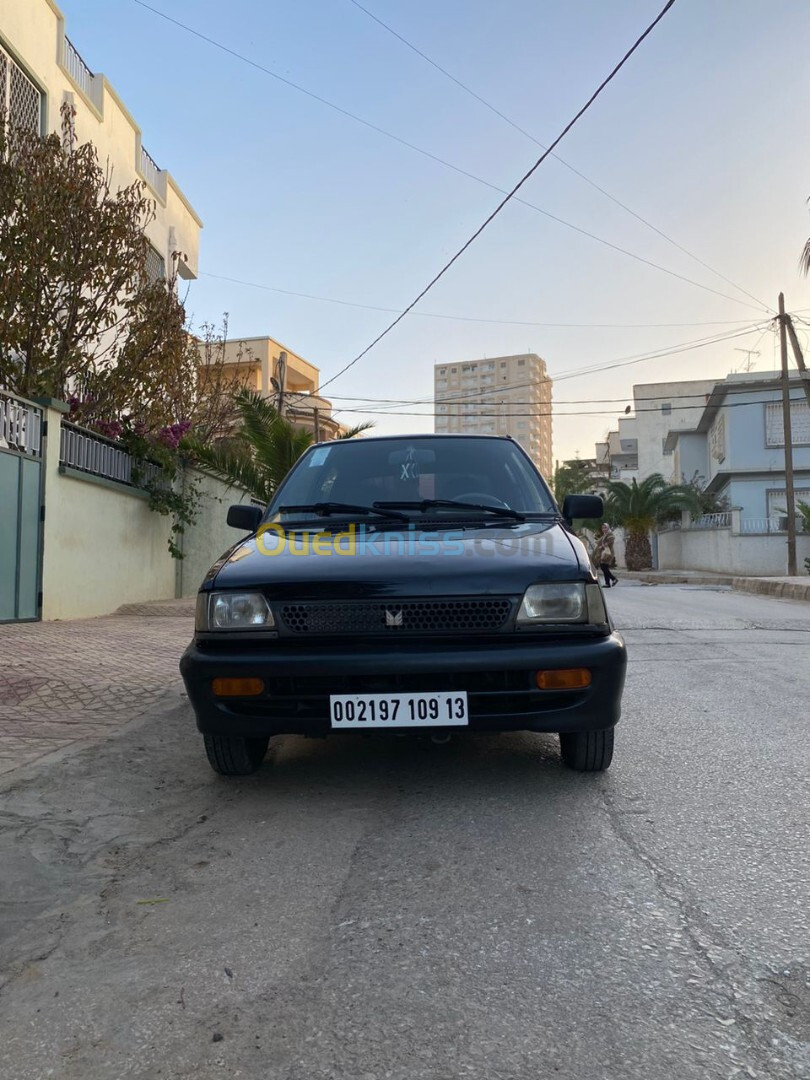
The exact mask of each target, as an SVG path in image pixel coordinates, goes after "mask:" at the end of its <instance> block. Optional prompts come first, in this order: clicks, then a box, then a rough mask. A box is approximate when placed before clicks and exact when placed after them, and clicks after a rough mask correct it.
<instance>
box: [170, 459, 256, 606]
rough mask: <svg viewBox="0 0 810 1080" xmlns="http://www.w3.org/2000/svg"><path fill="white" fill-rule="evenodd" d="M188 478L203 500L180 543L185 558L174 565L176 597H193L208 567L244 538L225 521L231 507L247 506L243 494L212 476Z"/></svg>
mask: <svg viewBox="0 0 810 1080" xmlns="http://www.w3.org/2000/svg"><path fill="white" fill-rule="evenodd" d="M188 477H189V478H193V479H194V480H195V482H196V483H198V484H199V489H200V491H201V494H202V499H201V502H200V508H199V512H198V515H197V520H196V521H195V523H194V524H193V525H190V526H188V527H187V529H186V532H185V534H184V535H183V538H182V541H181V547H182V550H183V555H184V558H183V559H180V560H178V561H177V576H178V595H179V596H193V595H194V594H195V593H196V592H197V590H198V589H199V587H200V583H201V582H202V579H203V578H204V577H205V575H206V573H207V572H208V569H209V567H210V566H211V565H212V564H213V563H215V562H216V560H217V559H218V558H219V556H220V555H222V554H223V552H225V551H227V550H228V548H230V547H232V546H233V545H234V544H235V543H237V541H239V540H241V539H242V538H243V537H244V535H245V534H244V533H242V532H239V531H238V530H237V529H232V528H231V526H230V525H228V524H227V522H226V520H225V517H226V515H227V513H228V507H229V506H231V504H233V503H244V502H250V496H249V495H248V494H247V493H246V492H244V491H242V490H241V489H240V488H229V487H228V486H227V484H224V483H223V482H222V481H221V480H217V479H215V478H214V477H213V476H208V475H206V474H205V473H201V472H196V471H191V472H190V473H189V474H188Z"/></svg>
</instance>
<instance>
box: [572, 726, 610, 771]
mask: <svg viewBox="0 0 810 1080" xmlns="http://www.w3.org/2000/svg"><path fill="white" fill-rule="evenodd" d="M560 753H561V755H562V760H563V764H564V765H567V766H568V768H569V769H575V770H576V771H577V772H604V771H605V769H607V768H609V767H610V763H611V761H612V760H613V728H606V729H605V730H604V731H561V732H560Z"/></svg>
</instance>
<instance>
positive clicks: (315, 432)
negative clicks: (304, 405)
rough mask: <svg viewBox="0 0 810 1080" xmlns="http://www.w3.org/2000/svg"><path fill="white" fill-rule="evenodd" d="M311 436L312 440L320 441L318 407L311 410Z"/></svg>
mask: <svg viewBox="0 0 810 1080" xmlns="http://www.w3.org/2000/svg"><path fill="white" fill-rule="evenodd" d="M312 438H313V442H316V443H317V442H320V441H321V418H320V413H319V411H318V409H313V410H312Z"/></svg>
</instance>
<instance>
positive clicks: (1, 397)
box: [0, 390, 43, 622]
mask: <svg viewBox="0 0 810 1080" xmlns="http://www.w3.org/2000/svg"><path fill="white" fill-rule="evenodd" d="M42 421H43V416H42V409H40V408H39V407H38V406H37V405H35V404H34V403H33V402H29V401H25V400H23V399H22V398H18V397H14V396H13V395H12V394H8V393H6V392H5V391H3V390H0V622H9V621H12V620H18V619H38V618H39V617H40V614H41V610H42V594H41V592H40V580H41V565H42V436H43V423H42Z"/></svg>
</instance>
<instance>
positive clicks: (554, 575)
mask: <svg viewBox="0 0 810 1080" xmlns="http://www.w3.org/2000/svg"><path fill="white" fill-rule="evenodd" d="M332 528H335V526H332ZM316 537H317V534H315V533H310V534H309V537H308V539H307V540H306V541H305V538H304V536H303V535H302V533H300V532H298V533H290V534H287V536H286V537H282V536H280V535H278V533H275V532H267V533H265V534H264V535H262V536H260V537H256V536H252V537H250V538H249V539H247V540H244V541H242V542H240V543H238V544H236V545H235V546H234V547H233V548H231V549H230V550H229V551H227V552H226V553H225V554H224V555H223V556H222V558H221V559H219V560H218V562H216V563H215V564H214V566H212V567H211V569H210V571H209V572H208V574H207V576H206V578H205V581H204V582H203V586H202V587H203V588H204V589H214V588H217V589H219V588H226V589H248V588H258V589H261V590H262V591H263V592H265V593H266V594H267V595H268V596H271V597H273V598H278V599H293V598H298V599H306V598H310V599H319V600H323V599H329V598H330V597H331V598H335V599H347V598H362V597H391V596H465V595H466V596H469V595H480V594H481V593H488V594H491V595H518V594H520V593H522V592H523V591H524V590H525V589H526V588H527V586H529V585H531V584H533V583H534V582H537V581H572V580H593V571H592V569H591V566H590V562H589V560H588V556H587V554H586V552H585V549H584V547H583V545H582V543H581V542H580V541H579V540H578V539H577V538H576V537H574V536H573V535H572V534H571V533H569V532H568V531H567V530H566V529H565V528H563V527H562V526H561V525H560V524H559V522H550V521H544V522H522V523H519V524H515V525H511V524H501V523H500V522H499V523H498V524H497V525H495V526H493V525H487V526H481V527H476V528H472V529H471V528H466V529H463V530H462V529H460V528H452V526H450V525H448V527H447V528H446V529H441V530H435V529H434V530H424V531H421V530H419V529H416V531H409V530H408V528H407V526H405V527H404V529H403V531H402V532H396V531H393V530H388V531H383V532H379V533H370V532H364V531H363V530H362V529H361V528H360V527H359V526H358V527H357V530H356V531H355V532H354V533H351V532H350V531H349V530H348V527H347V530H345V531H343V532H335V533H334V534H326V538H324V539H321V541H320V544H319V545H318V544H316Z"/></svg>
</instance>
